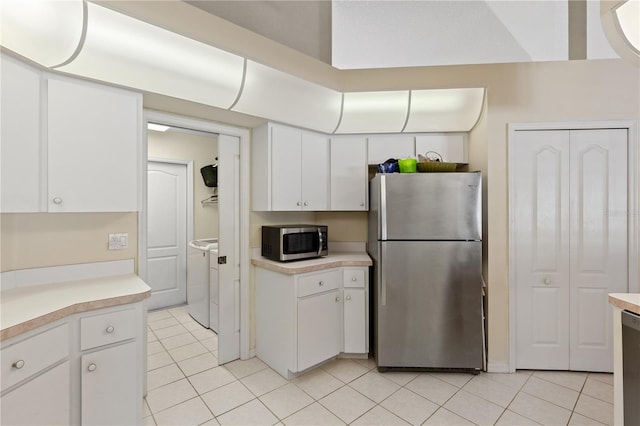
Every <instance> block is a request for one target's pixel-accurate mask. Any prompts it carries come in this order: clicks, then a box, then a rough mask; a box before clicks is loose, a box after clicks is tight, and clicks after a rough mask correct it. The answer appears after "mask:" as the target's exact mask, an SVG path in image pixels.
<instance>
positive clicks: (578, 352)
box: [569, 129, 629, 372]
mask: <svg viewBox="0 0 640 426" xmlns="http://www.w3.org/2000/svg"><path fill="white" fill-rule="evenodd" d="M570 168H571V220H570V223H571V263H570V264H571V290H570V291H571V295H570V300H571V309H570V312H571V320H570V324H571V328H570V333H569V334H570V336H571V343H570V349H569V351H570V354H571V358H570V369H571V370H581V371H607V372H611V371H613V341H612V339H613V336H612V333H611V330H612V327H613V326H612V324H611V322H612V308H611V306H610V305H609V303H608V302H607V294H608V293H626V292H627V291H628V290H627V289H628V282H627V276H628V275H627V274H628V270H629V268H628V265H627V262H628V260H627V210H628V209H627V130H626V129H598V130H572V131H571V166H570Z"/></svg>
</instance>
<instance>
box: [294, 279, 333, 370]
mask: <svg viewBox="0 0 640 426" xmlns="http://www.w3.org/2000/svg"><path fill="white" fill-rule="evenodd" d="M341 324H342V300H341V298H340V291H339V290H334V291H329V292H327V293H321V294H317V295H314V296H309V297H305V298H302V299H298V334H297V337H298V346H297V348H298V369H297V371H302V370H304V369H306V368H309V367H311V366H314V365H316V364H318V363H320V362H322V361H325V360H327V359H329V358H331V357H334V356H336V355H338V354H339V353H340V349H341V346H342V345H341V341H342V331H341V330H342V327H341Z"/></svg>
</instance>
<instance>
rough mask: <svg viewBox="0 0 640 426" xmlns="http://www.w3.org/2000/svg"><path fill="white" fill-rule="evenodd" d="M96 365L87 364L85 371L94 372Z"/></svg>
mask: <svg viewBox="0 0 640 426" xmlns="http://www.w3.org/2000/svg"><path fill="white" fill-rule="evenodd" d="M96 368H97V367H96V365H95V364H94V363H91V364H89V366H88V367H87V370H89V371H95V370H96Z"/></svg>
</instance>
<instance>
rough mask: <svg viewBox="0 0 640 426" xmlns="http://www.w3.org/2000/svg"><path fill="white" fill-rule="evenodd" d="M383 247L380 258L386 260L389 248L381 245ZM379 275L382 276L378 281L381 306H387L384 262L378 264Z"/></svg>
mask: <svg viewBox="0 0 640 426" xmlns="http://www.w3.org/2000/svg"><path fill="white" fill-rule="evenodd" d="M381 246H382V247H380V258H381V259H386V258H387V248H386V247H385V246H384V244H381ZM378 273H379V274H380V275H379V278H380V279H379V280H378V281H380V306H387V279H386V277H385V271H384V262H378Z"/></svg>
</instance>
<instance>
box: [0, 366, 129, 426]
mask: <svg viewBox="0 0 640 426" xmlns="http://www.w3.org/2000/svg"><path fill="white" fill-rule="evenodd" d="M69 377H70V376H69V361H65V362H63V363H62V364H60V365H58V366H56V367H54V368H52V369H51V370H49V371H47V372H46V373H43V374H41V375H39V376H37V377H36V378H34V379H33V380H31V381H29V382H27V383H25V384H24V385H22V386H20V387H18V388H16V389H15V390H13V391H11V392H9V393H8V394H6V395H4V396H3V397H2V399H0V401H1V402H0V405H1V407H2V408H1V409H0V413H1V414H0V424H3V425H68V424H71V423H70V413H71V406H70V394H71V389H70V379H69ZM132 424H133V423H132Z"/></svg>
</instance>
